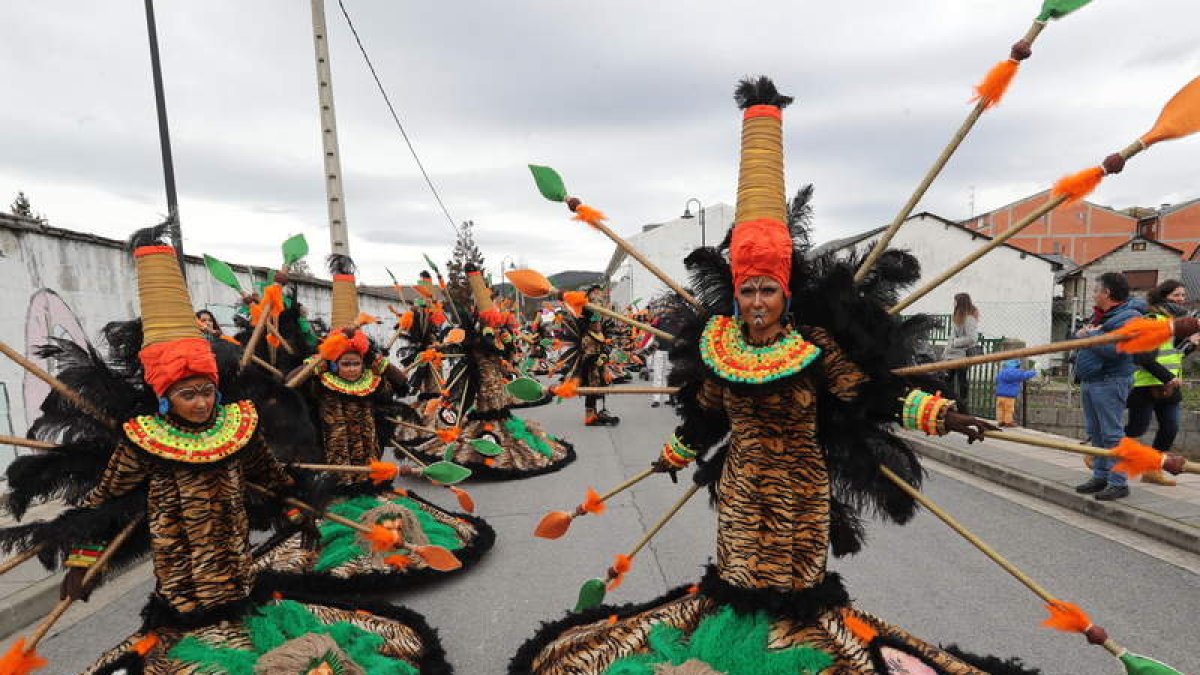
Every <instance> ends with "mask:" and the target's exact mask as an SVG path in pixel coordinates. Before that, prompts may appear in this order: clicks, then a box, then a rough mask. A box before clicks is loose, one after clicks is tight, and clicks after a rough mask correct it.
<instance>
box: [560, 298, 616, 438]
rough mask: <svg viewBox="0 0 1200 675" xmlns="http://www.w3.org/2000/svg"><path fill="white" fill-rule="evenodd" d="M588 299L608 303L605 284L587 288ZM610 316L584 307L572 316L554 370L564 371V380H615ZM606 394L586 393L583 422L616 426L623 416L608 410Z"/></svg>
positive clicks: (597, 383) (593, 383) (589, 383)
mask: <svg viewBox="0 0 1200 675" xmlns="http://www.w3.org/2000/svg"><path fill="white" fill-rule="evenodd" d="M587 301H588V302H589V303H592V304H595V305H602V304H604V288H603V287H601V286H598V285H593V286H590V287H588V289H587ZM610 330H611V329H610V328H608V326H607V323H606V320H605V318H604V317H603V316H601V315H600V314H599V313H597V312H594V311H592V310H591V309H588V308H584V309H582V310H581V311H580V312H579V316H576V317H573V320H572V318H571V317H568V318H567V319H566V320H565V321H564V322H563V326H562V329H561V330H560V332H559V335H560V337H561V339H562V343H563V346H564V349H563V350H562V352H561V354H560V355H559V360H558V363H557V364H555V366H554V370H556V371H557V372H559V373H561V374H562V380H563V382H564V383H567V382H570V381H571V380H573V379H574V380H577V381H578V382H579V384H580V385H581V386H584V387H607V386H608V385H610V384H612V373H611V372H610V371H609V360H610V359H611V356H612V345H611V340H610V339H609V337H608V334H607V333H608V332H609V331H610ZM604 403H605V401H604V396H602V395H597V394H587V395H585V396H584V397H583V423H584V425H585V426H589V427H597V426H616V425H617V424H619V423H620V422H621V418H620V417H617V416H616V415H612V414H610V413H609V412H608V408H607V407H606V406H605V405H604Z"/></svg>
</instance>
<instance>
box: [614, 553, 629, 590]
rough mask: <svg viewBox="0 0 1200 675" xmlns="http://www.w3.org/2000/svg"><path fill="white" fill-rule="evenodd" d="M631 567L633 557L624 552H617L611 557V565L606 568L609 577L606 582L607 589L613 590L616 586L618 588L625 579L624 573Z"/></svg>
mask: <svg viewBox="0 0 1200 675" xmlns="http://www.w3.org/2000/svg"><path fill="white" fill-rule="evenodd" d="M632 568H633V559H631V558H630V557H629V556H627V555H625V554H624V553H618V554H617V555H616V557H615V558H613V565H612V567H610V568H609V570H608V572H609V576H610V577H611V580H610V581H609V582H608V590H610V591H614V590H616V589H617V588H620V586H621V584H622V583H623V582H624V581H625V574H626V573H628V572H629V570H630V569H632Z"/></svg>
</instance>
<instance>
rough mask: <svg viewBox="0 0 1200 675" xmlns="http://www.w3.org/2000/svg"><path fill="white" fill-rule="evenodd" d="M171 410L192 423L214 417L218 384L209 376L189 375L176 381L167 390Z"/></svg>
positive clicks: (199, 422)
mask: <svg viewBox="0 0 1200 675" xmlns="http://www.w3.org/2000/svg"><path fill="white" fill-rule="evenodd" d="M167 401H168V403H169V404H170V406H171V412H172V413H174V414H175V415H176V416H177V417H181V418H183V419H185V420H187V421H188V422H191V423H192V424H204V423H205V422H207V421H208V420H209V419H211V418H212V413H213V408H214V407H216V405H217V385H215V384H213V381H212V380H210V379H208V378H207V377H189V378H187V379H183V380H180V381H179V382H176V383H175V385H174V386H172V387H171V389H170V390H169V391H168V392H167Z"/></svg>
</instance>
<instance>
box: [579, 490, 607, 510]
mask: <svg viewBox="0 0 1200 675" xmlns="http://www.w3.org/2000/svg"><path fill="white" fill-rule="evenodd" d="M580 507H581V508H583V510H584V511H585V512H587V513H594V514H596V515H600V514H601V513H604V510H605V509H606V508H607V507H606V506H605V505H604V500H603V499H601V498H600V495H599V494H597V492H596V490H594V489H593V488H590V487H589V488H588V489H587V496H586V497H584V499H583V504H580Z"/></svg>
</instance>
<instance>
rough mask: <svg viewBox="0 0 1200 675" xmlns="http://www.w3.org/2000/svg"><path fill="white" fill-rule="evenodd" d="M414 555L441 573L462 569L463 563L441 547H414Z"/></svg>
mask: <svg viewBox="0 0 1200 675" xmlns="http://www.w3.org/2000/svg"><path fill="white" fill-rule="evenodd" d="M413 553H415V554H416V555H417V557H419V558H420V559H421V560H423V561H425V564H426V565H428V566H429V567H430V568H432V569H435V570H437V571H439V572H452V571H454V570H456V569H458V568H460V567H462V561H461V560H459V559H458V558H457V557H455V555H454V554H453V553H451V552H450V551H448V550H447V549H444V548H442V547H441V546H414V547H413Z"/></svg>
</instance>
